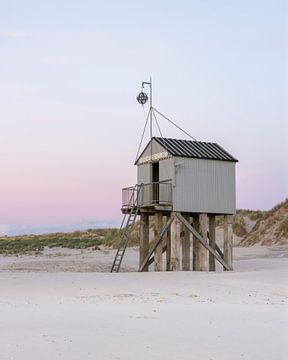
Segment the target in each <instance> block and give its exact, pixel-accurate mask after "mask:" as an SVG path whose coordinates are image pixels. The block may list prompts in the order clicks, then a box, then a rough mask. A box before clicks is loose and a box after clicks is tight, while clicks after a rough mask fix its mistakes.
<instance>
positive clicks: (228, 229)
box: [224, 215, 233, 270]
mask: <svg viewBox="0 0 288 360" xmlns="http://www.w3.org/2000/svg"><path fill="white" fill-rule="evenodd" d="M232 225H233V215H225V216H224V260H225V262H226V263H227V264H228V266H229V268H230V269H229V270H232V269H233V266H232V252H233V228H232ZM224 270H228V269H225V268H224Z"/></svg>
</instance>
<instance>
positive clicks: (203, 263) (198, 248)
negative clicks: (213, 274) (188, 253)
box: [193, 214, 208, 271]
mask: <svg viewBox="0 0 288 360" xmlns="http://www.w3.org/2000/svg"><path fill="white" fill-rule="evenodd" d="M193 223H194V219H193ZM197 227H198V229H197ZM194 228H195V230H197V231H198V232H199V234H200V235H201V236H202V237H203V238H204V240H205V241H207V230H208V216H207V214H200V215H197V216H195V224H194ZM193 270H196V271H207V270H208V250H206V249H205V247H204V246H203V245H202V244H201V243H200V241H199V240H198V239H197V238H196V237H193Z"/></svg>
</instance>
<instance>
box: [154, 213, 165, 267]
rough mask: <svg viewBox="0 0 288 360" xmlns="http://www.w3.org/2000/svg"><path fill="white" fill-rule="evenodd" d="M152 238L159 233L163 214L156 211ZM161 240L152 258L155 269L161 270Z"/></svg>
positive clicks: (155, 237) (156, 236)
mask: <svg viewBox="0 0 288 360" xmlns="http://www.w3.org/2000/svg"><path fill="white" fill-rule="evenodd" d="M154 219H155V222H154V239H157V238H158V236H159V233H160V231H161V229H162V227H163V214H162V213H161V212H156V213H155V216H154ZM162 243H163V242H162V241H160V242H159V244H158V246H157V247H156V249H155V253H154V260H155V271H162V252H163V251H162V247H163V246H162Z"/></svg>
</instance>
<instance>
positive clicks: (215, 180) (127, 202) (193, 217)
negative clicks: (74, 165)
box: [111, 79, 237, 272]
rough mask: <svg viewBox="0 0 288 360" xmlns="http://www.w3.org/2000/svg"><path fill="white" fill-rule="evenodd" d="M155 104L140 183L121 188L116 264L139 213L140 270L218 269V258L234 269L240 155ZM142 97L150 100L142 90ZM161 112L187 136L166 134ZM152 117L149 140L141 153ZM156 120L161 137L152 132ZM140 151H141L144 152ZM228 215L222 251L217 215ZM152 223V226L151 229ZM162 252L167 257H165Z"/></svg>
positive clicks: (140, 166) (114, 269)
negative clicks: (198, 136)
mask: <svg viewBox="0 0 288 360" xmlns="http://www.w3.org/2000/svg"><path fill="white" fill-rule="evenodd" d="M145 85H148V86H149V87H150V109H149V112H148V115H147V119H146V123H145V127H144V130H143V134H142V138H141V142H140V145H139V148H138V153H137V157H136V161H135V165H136V166H137V184H136V185H135V186H133V187H127V188H124V189H122V209H121V210H122V213H123V214H124V217H123V221H122V225H121V232H120V235H121V238H120V243H119V248H118V250H117V253H116V255H115V258H114V262H113V264H112V267H111V272H118V271H119V269H120V266H121V263H122V260H123V256H124V254H125V250H126V247H127V245H128V243H129V238H130V235H131V232H132V230H133V227H134V225H135V221H136V219H137V216H140V244H139V271H148V270H149V266H150V265H151V264H153V263H154V269H155V271H163V270H166V271H179V270H185V271H188V270H195V271H215V267H216V266H215V261H216V260H217V261H218V262H219V263H220V264H221V265H222V266H223V269H224V270H232V269H233V263H232V258H233V257H232V251H233V247H232V245H233V244H232V236H233V232H232V222H233V214H234V213H235V209H236V200H235V164H236V162H237V160H236V159H235V158H234V157H233V156H232V155H230V154H229V153H228V152H227V151H226V150H224V149H223V148H222V147H221V146H219V145H218V144H216V143H211V142H202V141H201V142H200V141H196V139H195V138H193V137H192V136H191V135H189V134H188V133H187V132H186V131H184V130H182V129H181V128H180V127H179V126H178V125H176V124H175V123H173V122H172V121H171V120H170V119H168V118H167V117H166V116H164V115H163V114H162V113H160V112H159V111H158V110H156V109H155V108H154V107H153V105H152V81H151V79H150V82H148V83H146V82H144V83H142V88H143V87H144V86H145ZM137 100H138V101H139V102H140V103H142V104H143V103H145V102H146V101H147V100H148V96H147V95H146V94H145V93H144V92H143V91H142V92H141V93H140V94H139V95H138V98H137ZM157 116H161V117H163V118H165V119H166V120H167V121H169V122H170V123H172V124H173V125H175V126H176V127H177V128H178V129H180V130H181V131H183V132H184V133H185V135H186V136H187V137H188V139H186V140H184V139H171V138H165V137H163V136H162V132H161V129H160V127H159V123H158V120H157ZM149 121H150V141H149V142H148V144H147V145H146V147H145V148H144V150H143V151H142V152H141V153H140V148H141V145H142V140H143V136H144V133H145V130H146V128H147V124H148V122H149ZM153 121H154V123H155V126H156V127H157V128H158V130H159V134H160V136H158V137H155V136H153V132H152V129H153ZM139 153H140V154H139ZM218 216H222V217H224V225H223V227H224V228H223V244H224V246H223V251H222V250H221V249H220V247H219V246H218V245H217V243H216V219H217V217H218ZM150 224H152V227H153V231H151V226H150ZM163 256H165V261H164V258H163Z"/></svg>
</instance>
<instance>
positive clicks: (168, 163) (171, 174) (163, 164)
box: [159, 158, 175, 200]
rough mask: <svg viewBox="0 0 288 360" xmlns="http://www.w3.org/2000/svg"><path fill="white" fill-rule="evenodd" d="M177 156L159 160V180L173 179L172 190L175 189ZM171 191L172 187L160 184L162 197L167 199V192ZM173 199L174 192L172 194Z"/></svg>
mask: <svg viewBox="0 0 288 360" xmlns="http://www.w3.org/2000/svg"><path fill="white" fill-rule="evenodd" d="M174 162H175V158H170V159H164V160H160V161H159V181H165V180H171V184H172V192H173V190H174V186H173V184H175V167H174ZM168 190H169V191H170V187H166V186H162V187H161V186H160V199H166V198H167V197H168V196H167V194H166V193H165V192H166V191H168ZM172 200H173V194H172Z"/></svg>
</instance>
